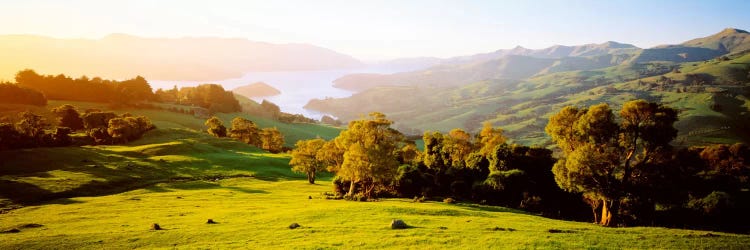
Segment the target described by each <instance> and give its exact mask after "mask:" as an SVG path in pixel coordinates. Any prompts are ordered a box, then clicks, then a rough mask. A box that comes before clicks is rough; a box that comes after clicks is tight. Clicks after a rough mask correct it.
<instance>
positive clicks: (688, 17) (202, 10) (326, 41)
mask: <svg viewBox="0 0 750 250" xmlns="http://www.w3.org/2000/svg"><path fill="white" fill-rule="evenodd" d="M747 13H750V1H745V0H735V1H730V0H726V1H720V0H714V1H710V0H706V1H692V0H682V1H667V0H663V1H641V0H629V1H621V0H594V1H576V0H559V1H554V0H547V1H502V0H494V1H468V0H465V1H460V0H454V1H442V0H426V1H423V0H396V1H390V0H371V1H361V0H354V1H352V0H345V1H328V0H308V1H283V0H278V1H270V0H262V1H255V0H249V1H247V0H246V1H221V0H212V1H193V0H181V1H176V0H161V1H155V0H154V1H152V0H129V1H109V0H68V1H58V0H25V1H13V0H0V24H1V25H0V34H35V35H45V36H52V37H57V38H87V39H99V38H102V37H104V36H106V35H108V34H112V33H125V34H131V35H137V36H144V37H170V38H179V37H233V38H246V39H249V40H253V41H263V42H270V43H306V44H312V45H317V46H321V47H325V48H328V49H332V50H335V51H337V52H341V53H344V54H348V55H351V56H354V57H355V58H358V59H361V60H366V61H368V60H384V59H392V58H404V57H421V56H433V57H451V56H459V55H470V54H475V53H482V52H490V51H495V50H498V49H509V48H513V47H515V46H519V45H520V46H523V47H526V48H532V49H539V48H545V47H549V46H552V45H558V44H560V45H579V44H587V43H602V42H606V41H617V42H622V43H630V44H633V45H636V46H639V47H652V46H656V45H660V44H676V43H681V42H683V41H686V40H689V39H692V38H697V37H703V36H708V35H711V34H714V33H717V32H719V31H721V30H722V29H724V28H727V27H734V28H739V29H745V30H747V29H750V16H748V14H747Z"/></svg>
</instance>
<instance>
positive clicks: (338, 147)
mask: <svg viewBox="0 0 750 250" xmlns="http://www.w3.org/2000/svg"><path fill="white" fill-rule="evenodd" d="M344 146H345V145H343V140H336V139H333V140H330V141H328V142H326V143H325V144H324V145H323V147H322V148H321V149H320V151H318V154H317V155H316V157H317V158H318V159H319V160H321V161H322V162H323V164H324V165H325V167H326V170H327V171H328V172H333V173H335V172H338V171H339V169H341V165H342V164H344V153H345V152H346V148H344Z"/></svg>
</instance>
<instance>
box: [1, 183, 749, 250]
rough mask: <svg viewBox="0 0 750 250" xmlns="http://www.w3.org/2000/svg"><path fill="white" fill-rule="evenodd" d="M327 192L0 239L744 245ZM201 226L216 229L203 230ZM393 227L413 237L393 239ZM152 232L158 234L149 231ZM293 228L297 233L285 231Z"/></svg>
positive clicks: (198, 199) (92, 220)
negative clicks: (400, 225) (399, 224)
mask: <svg viewBox="0 0 750 250" xmlns="http://www.w3.org/2000/svg"><path fill="white" fill-rule="evenodd" d="M328 190H330V186H329V184H328V183H324V184H319V185H309V184H306V183H305V182H304V181H263V180H257V179H251V178H235V179H225V180H219V181H192V182H173V183H168V184H159V185H155V186H150V187H147V188H144V189H138V190H133V191H130V192H125V193H122V194H116V195H109V196H101V197H80V198H72V199H68V200H64V201H63V200H61V201H58V202H55V203H52V204H47V205H42V206H35V207H27V208H22V209H18V210H14V211H12V212H10V213H7V214H3V215H0V225H2V226H1V227H0V230H11V229H19V230H20V232H18V233H8V234H0V238H2V241H0V248H3V249H17V248H20V249H71V248H76V249H78V248H106V249H131V248H160V249H161V248H164V249H166V248H170V249H173V248H190V249H238V248H253V249H328V248H334V249H352V248H357V249H359V248H365V249H383V248H397V249H519V248H544V249H549V248H553V249H609V248H617V249H623V248H624V249H633V248H635V249H704V248H712V249H733V248H744V247H745V246H747V245H748V244H750V236H747V235H737V234H727V233H717V232H708V231H695V230H681V229H665V228H650V227H633V228H604V227H600V226H597V225H594V224H591V223H582V222H567V221H559V220H552V219H546V218H542V217H539V216H535V215H530V214H525V213H523V212H520V211H516V210H510V209H505V208H501V207H491V206H479V205H468V204H444V203H436V202H426V203H412V202H411V201H410V200H404V199H384V200H380V201H378V202H350V201H342V200H324V199H320V198H318V197H319V194H320V193H321V192H325V191H328ZM309 197H312V199H308V198H309ZM207 219H213V220H214V221H215V222H217V224H206V221H207ZM392 219H402V220H404V221H405V222H406V223H407V224H409V225H410V226H412V228H409V229H403V230H392V229H390V227H389V224H390V221H391V220H392ZM152 223H158V224H159V225H160V226H161V227H162V228H163V229H164V230H160V231H154V230H150V229H149V228H150V226H151V224H152ZM292 223H298V224H300V225H301V227H300V228H297V229H289V228H288V226H289V225H290V224H292ZM40 225H41V226H40Z"/></svg>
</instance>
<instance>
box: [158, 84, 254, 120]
mask: <svg viewBox="0 0 750 250" xmlns="http://www.w3.org/2000/svg"><path fill="white" fill-rule="evenodd" d="M155 95H156V100H157V101H160V102H167V103H175V104H182V105H192V106H198V107H202V108H205V109H208V110H209V112H210V113H232V112H240V111H242V107H241V106H240V102H239V101H238V100H237V98H235V97H234V93H232V92H231V91H226V90H224V87H222V86H221V85H218V84H200V85H198V86H195V87H182V88H180V89H177V86H175V87H174V88H172V89H170V90H162V89H157V90H156V92H155Z"/></svg>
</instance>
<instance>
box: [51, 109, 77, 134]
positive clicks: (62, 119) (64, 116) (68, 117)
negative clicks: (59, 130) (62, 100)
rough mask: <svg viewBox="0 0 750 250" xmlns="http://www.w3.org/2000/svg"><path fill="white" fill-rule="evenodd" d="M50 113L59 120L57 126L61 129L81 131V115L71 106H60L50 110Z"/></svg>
mask: <svg viewBox="0 0 750 250" xmlns="http://www.w3.org/2000/svg"><path fill="white" fill-rule="evenodd" d="M52 113H54V114H55V115H57V117H58V118H59V124H60V126H61V127H68V128H70V129H72V130H73V131H75V130H80V129H83V119H81V114H79V113H78V111H77V110H76V108H75V107H73V105H70V104H64V105H61V106H60V107H57V108H54V109H52Z"/></svg>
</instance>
